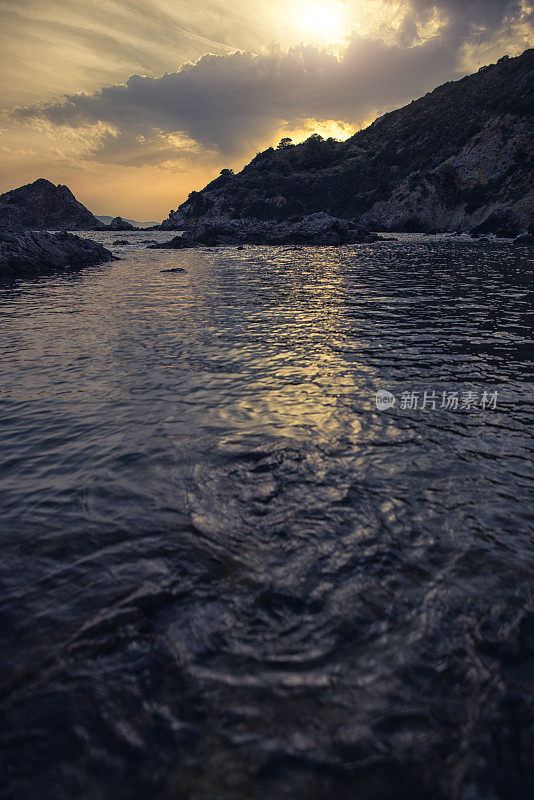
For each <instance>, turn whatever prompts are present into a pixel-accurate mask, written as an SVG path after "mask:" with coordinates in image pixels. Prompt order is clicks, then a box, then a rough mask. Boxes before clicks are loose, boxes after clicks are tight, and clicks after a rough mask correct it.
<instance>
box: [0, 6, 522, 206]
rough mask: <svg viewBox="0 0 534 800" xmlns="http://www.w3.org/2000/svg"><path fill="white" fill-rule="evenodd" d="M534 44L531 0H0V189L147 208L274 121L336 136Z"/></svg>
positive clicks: (196, 180) (202, 176) (223, 162)
mask: <svg viewBox="0 0 534 800" xmlns="http://www.w3.org/2000/svg"><path fill="white" fill-rule="evenodd" d="M532 46H534V0H309V2H305V1H304V0H270V2H266V0H195V1H194V2H193V0H105V2H104V1H103V0H0V75H1V80H0V192H4V191H7V190H9V189H12V188H15V187H16V186H20V185H22V184H25V183H28V182H31V181H33V180H36V179H37V178H40V177H43V178H48V179H49V180H51V181H53V182H54V183H63V184H67V185H68V186H69V188H70V189H71V190H72V191H73V192H74V194H75V195H76V197H77V198H78V199H79V200H80V201H81V202H83V203H84V204H85V205H87V206H88V208H90V209H91V211H93V213H95V214H110V215H112V216H115V215H119V214H120V215H121V216H123V217H127V218H134V219H138V220H141V221H145V220H161V219H163V218H164V217H166V216H167V214H168V212H169V210H170V209H171V208H173V209H174V208H176V207H177V206H178V205H179V204H180V203H181V202H182V201H183V200H185V198H186V197H187V195H188V194H189V192H190V191H191V190H193V189H197V190H198V189H201V188H202V187H203V186H204V185H205V184H206V183H207V182H208V181H209V180H211V179H212V178H213V177H216V175H218V173H219V172H220V170H221V169H223V168H227V167H230V168H232V169H234V170H236V171H237V170H239V169H240V168H241V167H242V166H244V164H246V163H247V162H248V161H249V160H250V159H251V158H252V157H253V156H254V155H255V154H256V153H257V152H259V151H260V150H263V149H265V148H266V147H268V146H270V145H276V143H277V142H278V141H279V140H280V139H281V138H282V137H285V136H289V137H291V138H293V140H294V141H295V142H298V141H301V140H303V139H304V138H306V137H307V136H309V135H310V134H311V133H313V132H316V131H317V132H319V133H321V134H322V135H324V136H334V137H336V138H339V139H346V138H347V137H349V136H350V135H352V134H353V133H354V132H355V131H356V130H358V129H359V128H361V127H364V126H366V125H367V124H369V123H371V122H372V121H373V120H374V119H375V118H376V117H377V116H379V115H381V114H383V113H384V112H385V111H388V110H391V109H393V108H397V107H400V106H402V105H405V104H406V103H408V102H410V101H411V100H413V99H415V98H417V97H420V96H421V95H423V94H425V93H426V92H427V91H430V90H432V89H433V88H435V87H436V86H438V85H440V84H441V83H444V82H445V81H448V80H455V79H457V78H459V77H462V76H463V75H466V74H468V73H469V72H473V71H475V70H476V69H478V68H479V67H480V66H482V65H484V64H488V63H492V62H494V61H496V60H497V59H498V58H500V57H501V56H503V55H505V54H508V55H512V56H514V55H518V54H519V53H521V52H523V51H524V50H525V49H527V48H528V47H532Z"/></svg>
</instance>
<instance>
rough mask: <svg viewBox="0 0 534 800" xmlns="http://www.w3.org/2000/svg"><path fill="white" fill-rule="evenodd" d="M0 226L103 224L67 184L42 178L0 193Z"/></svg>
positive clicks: (42, 227) (44, 227)
mask: <svg viewBox="0 0 534 800" xmlns="http://www.w3.org/2000/svg"><path fill="white" fill-rule="evenodd" d="M0 227H1V228H32V229H34V230H50V229H52V230H53V229H56V228H60V229H64V228H66V229H68V230H102V229H103V228H104V225H103V224H102V222H100V220H98V219H97V218H96V217H95V216H94V215H93V214H91V212H90V211H89V209H87V208H86V207H85V206H84V205H82V203H80V202H78V200H76V198H75V197H74V195H73V194H72V192H71V191H70V189H69V188H68V187H67V186H62V185H58V186H55V185H54V184H53V183H51V182H50V181H47V180H45V179H44V178H39V180H37V181H34V182H33V183H28V184H27V185H26V186H21V187H20V188H18V189H13V190H12V191H10V192H6V193H5V194H2V195H0Z"/></svg>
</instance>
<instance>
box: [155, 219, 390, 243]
mask: <svg viewBox="0 0 534 800" xmlns="http://www.w3.org/2000/svg"><path fill="white" fill-rule="evenodd" d="M381 240H382V237H380V236H378V235H377V234H376V233H371V231H369V230H367V228H363V227H361V226H359V225H356V223H354V222H351V221H350V220H346V219H339V218H338V217H332V216H330V215H329V214H324V213H322V212H319V213H317V214H310V215H308V216H306V217H296V218H292V219H289V220H286V221H284V222H278V223H276V222H265V221H262V220H257V219H232V220H227V221H218V220H207V221H205V222H201V223H198V224H197V225H192V226H191V227H190V228H189V229H188V230H187V231H186V232H185V233H184V234H183V235H181V236H175V237H174V239H171V240H170V241H168V242H162V243H158V244H153V245H150V246H149V247H150V249H154V250H160V249H169V250H174V249H176V250H181V249H184V248H191V247H201V246H206V247H217V246H224V245H243V244H255V245H315V246H318V245H334V246H335V245H342V244H367V243H370V242H378V241H381Z"/></svg>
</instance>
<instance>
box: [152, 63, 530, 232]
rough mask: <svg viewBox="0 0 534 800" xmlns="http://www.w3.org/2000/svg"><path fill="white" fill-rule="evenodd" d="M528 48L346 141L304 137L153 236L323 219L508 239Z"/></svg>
mask: <svg viewBox="0 0 534 800" xmlns="http://www.w3.org/2000/svg"><path fill="white" fill-rule="evenodd" d="M533 109H534V50H527V51H526V52H525V53H523V55H522V56H519V57H517V58H508V57H505V58H503V59H501V60H500V61H499V62H498V63H497V64H494V65H492V66H489V67H483V68H482V69H481V70H479V71H478V72H477V73H476V74H474V75H470V76H468V77H466V78H463V79H462V80H459V81H455V82H450V83H446V84H444V85H443V86H441V87H439V88H438V89H436V90H434V91H433V92H431V93H430V94H427V95H425V97H423V98H421V99H419V100H417V101H415V102H413V103H410V105H408V106H405V107H404V108H401V109H399V110H397V111H393V112H391V113H388V114H385V115H384V116H382V117H380V118H379V119H377V120H376V121H375V122H374V123H373V124H372V125H371V126H370V127H369V128H367V129H366V130H362V131H359V132H358V133H356V134H355V135H354V136H352V137H351V138H350V139H348V140H347V141H346V142H337V141H335V140H334V139H327V140H324V139H322V137H320V136H318V135H314V136H311V137H310V138H309V139H308V140H307V141H305V142H303V143H302V144H299V145H292V144H290V143H288V141H287V140H286V141H283V142H281V143H280V145H279V147H278V148H277V149H274V148H272V147H270V148H269V149H268V150H265V151H264V152H263V153H259V154H258V155H257V156H256V157H255V158H254V159H253V160H252V161H251V162H250V164H248V165H247V166H246V167H245V168H244V169H243V170H242V171H241V172H240V173H239V174H237V175H234V173H233V172H232V171H231V170H228V169H226V170H223V171H222V172H221V174H220V175H219V177H218V178H216V179H215V180H214V181H212V182H211V183H210V184H208V185H207V186H206V187H205V188H204V189H203V190H202V191H200V192H192V193H191V194H190V195H189V198H188V199H187V200H186V202H185V203H182V205H181V206H180V207H179V208H178V210H177V211H175V212H173V213H172V214H171V215H170V216H169V218H168V219H167V220H165V221H164V222H163V223H162V227H163V228H165V229H169V230H182V229H185V228H188V227H189V226H191V225H193V224H195V223H197V222H201V221H205V220H228V219H232V218H236V219H238V218H245V217H246V218H257V219H264V220H267V219H268V220H274V221H282V220H284V219H288V218H289V217H291V216H293V215H294V214H300V215H306V214H311V213H314V212H318V211H322V212H326V213H327V214H330V215H332V216H335V217H343V218H347V219H354V220H358V221H359V222H361V224H362V225H364V226H367V227H370V228H371V229H374V230H386V231H407V232H409V231H414V232H415V231H421V232H426V231H437V232H441V231H456V230H463V231H468V230H471V229H473V228H475V229H477V230H480V232H484V233H495V234H499V233H500V234H502V235H506V236H517V235H519V234H521V233H522V232H524V231H526V230H528V228H529V226H530V225H531V224H532V222H533V215H534V139H533V137H532V130H533Z"/></svg>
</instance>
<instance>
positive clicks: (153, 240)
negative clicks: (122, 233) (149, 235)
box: [140, 239, 156, 244]
mask: <svg viewBox="0 0 534 800" xmlns="http://www.w3.org/2000/svg"><path fill="white" fill-rule="evenodd" d="M140 244H156V240H155V239H142V240H141V242H140Z"/></svg>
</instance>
